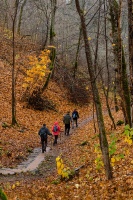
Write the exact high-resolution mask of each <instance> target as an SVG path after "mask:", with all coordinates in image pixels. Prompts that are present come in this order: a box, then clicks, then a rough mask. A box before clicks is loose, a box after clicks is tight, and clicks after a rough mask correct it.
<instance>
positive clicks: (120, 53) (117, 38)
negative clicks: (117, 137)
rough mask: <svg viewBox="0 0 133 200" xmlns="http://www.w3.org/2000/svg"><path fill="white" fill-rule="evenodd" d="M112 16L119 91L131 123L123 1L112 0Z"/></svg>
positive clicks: (128, 120)
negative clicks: (123, 28)
mask: <svg viewBox="0 0 133 200" xmlns="http://www.w3.org/2000/svg"><path fill="white" fill-rule="evenodd" d="M109 3H110V17H111V25H112V38H113V43H114V47H113V50H114V56H115V60H116V63H117V70H116V71H117V74H118V75H117V77H118V80H117V83H118V84H117V85H118V92H119V95H120V97H121V103H122V107H123V110H124V113H125V115H124V117H125V123H126V124H129V125H131V111H130V92H129V87H128V77H127V66H126V62H125V55H124V49H123V46H122V39H121V27H120V24H121V20H120V15H121V1H120V5H118V3H117V1H116V0H110V1H109Z"/></svg>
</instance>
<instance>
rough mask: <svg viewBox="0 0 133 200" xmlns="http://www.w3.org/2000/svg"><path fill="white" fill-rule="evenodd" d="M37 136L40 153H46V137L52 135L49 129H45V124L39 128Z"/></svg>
mask: <svg viewBox="0 0 133 200" xmlns="http://www.w3.org/2000/svg"><path fill="white" fill-rule="evenodd" d="M38 135H40V138H41V144H42V153H44V151H46V146H47V142H48V135H52V134H51V133H50V131H49V129H48V128H47V127H46V124H43V126H42V128H40V130H39V132H38Z"/></svg>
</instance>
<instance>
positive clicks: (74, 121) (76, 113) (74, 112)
mask: <svg viewBox="0 0 133 200" xmlns="http://www.w3.org/2000/svg"><path fill="white" fill-rule="evenodd" d="M78 118H79V113H78V111H77V110H76V109H75V110H74V111H73V112H72V119H73V128H74V124H76V127H78Z"/></svg>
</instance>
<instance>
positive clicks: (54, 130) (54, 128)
mask: <svg viewBox="0 0 133 200" xmlns="http://www.w3.org/2000/svg"><path fill="white" fill-rule="evenodd" d="M52 133H53V135H54V143H53V145H56V144H57V140H58V135H59V134H60V126H59V124H58V122H57V121H56V122H55V123H54V125H53V126H52Z"/></svg>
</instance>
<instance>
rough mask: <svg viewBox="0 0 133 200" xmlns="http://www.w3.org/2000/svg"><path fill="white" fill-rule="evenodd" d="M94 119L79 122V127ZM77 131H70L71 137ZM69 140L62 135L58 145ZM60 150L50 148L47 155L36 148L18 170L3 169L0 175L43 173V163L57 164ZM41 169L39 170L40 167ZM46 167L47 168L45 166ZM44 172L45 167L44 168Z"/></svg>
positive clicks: (0, 170) (39, 148) (89, 118)
mask: <svg viewBox="0 0 133 200" xmlns="http://www.w3.org/2000/svg"><path fill="white" fill-rule="evenodd" d="M92 119H93V118H92V117H88V118H87V119H85V120H82V121H81V120H79V123H78V127H79V128H81V127H83V126H84V125H85V124H87V123H88V122H89V121H91V120H92ZM75 129H77V128H74V129H71V130H70V135H71V134H72V133H74V131H75ZM66 139H69V137H68V136H65V135H64V133H61V140H59V141H58V143H59V144H60V143H63V141H64V140H66ZM59 153H60V149H58V146H56V147H55V148H54V147H52V145H51V147H50V146H48V147H47V149H46V152H45V153H41V147H38V148H35V149H34V150H33V152H32V153H31V154H30V155H29V157H28V158H27V160H26V161H24V162H22V163H21V164H19V165H18V166H17V167H16V168H1V169H0V174H1V175H14V174H19V173H25V172H32V173H34V174H37V173H41V171H42V167H41V166H40V165H41V163H42V162H43V161H45V160H46V163H47V165H48V163H49V161H50V162H51V160H52V162H53V159H54V163H55V158H56V157H57V155H59ZM39 166H40V168H39V169H38V167H39ZM45 167H46V166H45ZM43 170H44V167H43ZM47 170H48V169H47Z"/></svg>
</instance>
